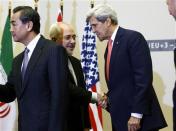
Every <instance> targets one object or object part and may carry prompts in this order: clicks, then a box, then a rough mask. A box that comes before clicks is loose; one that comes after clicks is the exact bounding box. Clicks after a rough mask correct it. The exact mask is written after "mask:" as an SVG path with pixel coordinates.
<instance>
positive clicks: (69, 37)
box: [64, 35, 76, 40]
mask: <svg viewBox="0 0 176 131" xmlns="http://www.w3.org/2000/svg"><path fill="white" fill-rule="evenodd" d="M64 39H65V40H71V39H73V40H76V35H66V36H64Z"/></svg>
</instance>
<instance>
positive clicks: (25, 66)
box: [21, 48, 29, 79]
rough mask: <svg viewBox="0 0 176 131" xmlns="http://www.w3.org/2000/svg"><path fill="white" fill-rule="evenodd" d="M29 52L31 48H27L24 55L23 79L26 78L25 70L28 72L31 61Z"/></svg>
mask: <svg viewBox="0 0 176 131" xmlns="http://www.w3.org/2000/svg"><path fill="white" fill-rule="evenodd" d="M28 53H29V49H28V48H25V51H24V57H23V67H22V70H21V72H22V78H23V79H24V76H25V72H26V68H27V65H28V62H29V57H28Z"/></svg>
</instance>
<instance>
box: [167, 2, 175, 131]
mask: <svg viewBox="0 0 176 131" xmlns="http://www.w3.org/2000/svg"><path fill="white" fill-rule="evenodd" d="M167 5H168V10H169V13H170V14H171V15H172V16H173V18H174V19H175V20H176V0H167ZM174 63H175V67H176V41H175V48H174ZM172 96H173V130H174V131H176V82H175V86H174V89H173V94H172Z"/></svg>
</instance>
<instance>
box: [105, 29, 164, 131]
mask: <svg viewBox="0 0 176 131" xmlns="http://www.w3.org/2000/svg"><path fill="white" fill-rule="evenodd" d="M106 56H107V49H106V52H105V58H106ZM105 68H106V67H105ZM105 76H106V75H105ZM152 79H153V78H152V62H151V56H150V51H149V48H148V45H147V42H146V40H145V39H144V37H143V36H142V35H141V34H140V33H138V32H135V31H132V30H127V29H123V28H121V27H119V30H118V32H117V34H116V37H115V40H114V43H113V49H112V53H111V60H110V73H109V81H107V79H106V82H107V85H108V89H109V91H108V96H109V111H110V114H111V118H112V125H113V127H114V129H115V130H118V131H127V121H128V120H129V118H130V116H131V113H140V114H143V119H142V125H141V126H142V127H141V129H142V131H147V130H150V129H155V128H158V129H159V128H162V127H165V126H166V122H165V119H164V117H163V114H162V111H161V109H160V106H159V103H158V100H157V97H156V94H155V92H154V89H153V87H152Z"/></svg>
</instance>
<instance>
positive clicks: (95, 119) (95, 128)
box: [80, 22, 103, 131]
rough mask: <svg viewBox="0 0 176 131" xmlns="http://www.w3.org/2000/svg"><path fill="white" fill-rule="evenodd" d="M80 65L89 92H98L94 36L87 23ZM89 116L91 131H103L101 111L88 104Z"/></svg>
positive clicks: (95, 106)
mask: <svg viewBox="0 0 176 131" xmlns="http://www.w3.org/2000/svg"><path fill="white" fill-rule="evenodd" d="M80 47H81V65H82V68H83V73H84V76H85V81H86V88H87V90H89V91H93V92H99V93H100V86H99V72H98V60H97V52H96V36H95V34H94V33H93V32H92V27H91V26H90V24H89V22H87V23H86V26H85V28H84V33H83V37H82V43H81V46H80ZM89 114H90V121H91V126H92V131H103V128H102V110H101V108H100V107H99V106H97V105H96V104H89Z"/></svg>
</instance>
